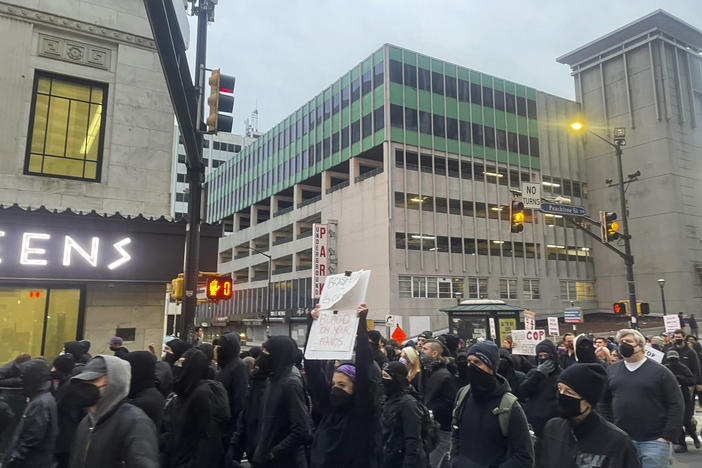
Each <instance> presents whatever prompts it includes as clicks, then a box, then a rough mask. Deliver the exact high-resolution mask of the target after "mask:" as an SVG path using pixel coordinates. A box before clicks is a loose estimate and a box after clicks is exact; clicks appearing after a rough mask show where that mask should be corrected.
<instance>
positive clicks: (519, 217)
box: [509, 199, 524, 233]
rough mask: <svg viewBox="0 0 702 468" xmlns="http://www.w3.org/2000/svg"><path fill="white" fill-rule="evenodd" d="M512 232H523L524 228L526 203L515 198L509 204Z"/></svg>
mask: <svg viewBox="0 0 702 468" xmlns="http://www.w3.org/2000/svg"><path fill="white" fill-rule="evenodd" d="M509 222H510V228H509V230H510V232H515V233H516V232H522V231H523V230H524V203H522V202H521V201H519V200H517V199H514V200H512V202H511V203H510V204H509Z"/></svg>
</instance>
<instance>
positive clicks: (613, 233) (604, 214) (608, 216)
mask: <svg viewBox="0 0 702 468" xmlns="http://www.w3.org/2000/svg"><path fill="white" fill-rule="evenodd" d="M616 219H617V213H611V212H609V211H600V237H601V238H602V243H603V244H606V243H607V242H609V241H613V240H615V239H618V238H619V233H618V232H617V231H619V223H618V222H617V221H616Z"/></svg>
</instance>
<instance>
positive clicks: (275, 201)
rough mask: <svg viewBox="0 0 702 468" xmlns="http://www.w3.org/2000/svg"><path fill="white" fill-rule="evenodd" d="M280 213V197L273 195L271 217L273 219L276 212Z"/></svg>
mask: <svg viewBox="0 0 702 468" xmlns="http://www.w3.org/2000/svg"><path fill="white" fill-rule="evenodd" d="M276 211H278V196H277V195H272V196H271V212H270V213H271V215H270V217H271V218H273V216H274V215H275V212H276Z"/></svg>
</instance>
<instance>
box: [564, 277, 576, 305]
mask: <svg viewBox="0 0 702 468" xmlns="http://www.w3.org/2000/svg"><path fill="white" fill-rule="evenodd" d="M577 298H578V294H577V290H576V287H575V281H568V280H561V300H562V301H576V300H577Z"/></svg>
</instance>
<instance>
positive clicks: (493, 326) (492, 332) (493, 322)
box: [488, 317, 497, 339]
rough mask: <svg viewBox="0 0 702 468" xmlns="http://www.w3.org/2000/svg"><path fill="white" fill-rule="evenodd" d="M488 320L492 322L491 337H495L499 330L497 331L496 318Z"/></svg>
mask: <svg viewBox="0 0 702 468" xmlns="http://www.w3.org/2000/svg"><path fill="white" fill-rule="evenodd" d="M488 321H489V322H490V339H495V338H497V332H496V331H495V319H494V318H492V317H490V318H489V319H488Z"/></svg>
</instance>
